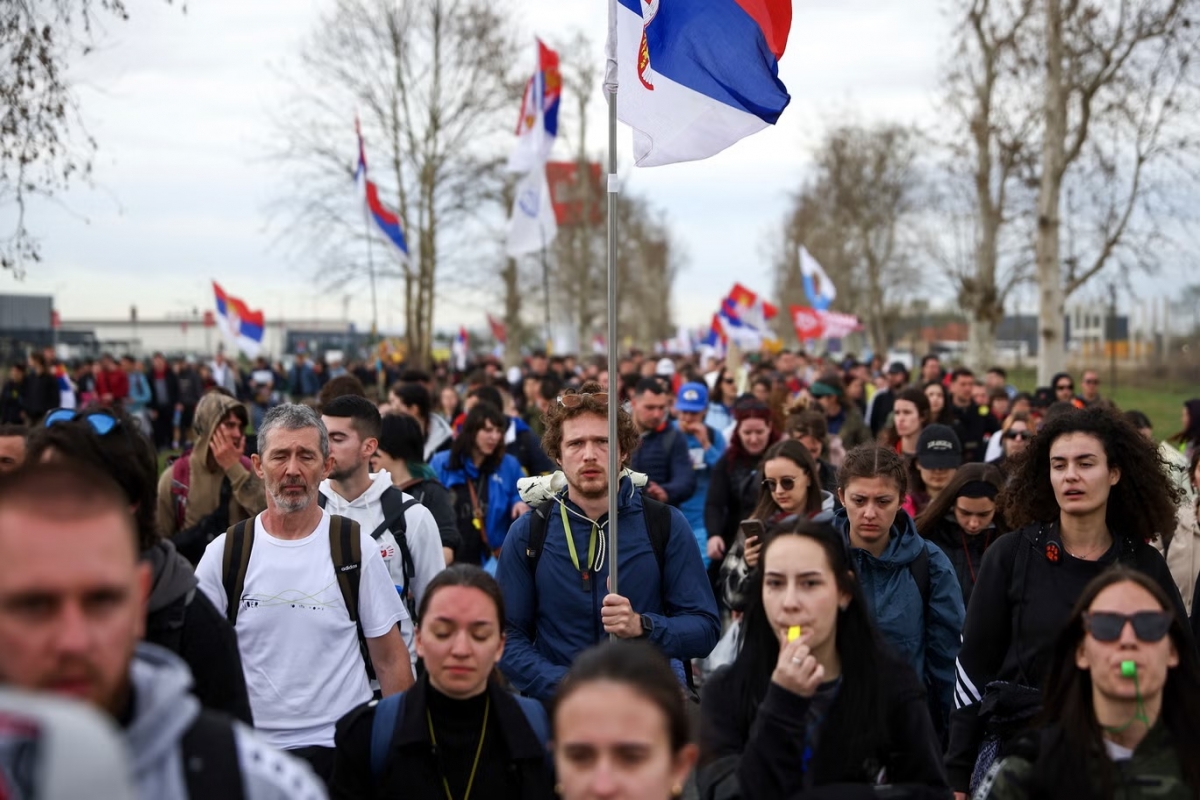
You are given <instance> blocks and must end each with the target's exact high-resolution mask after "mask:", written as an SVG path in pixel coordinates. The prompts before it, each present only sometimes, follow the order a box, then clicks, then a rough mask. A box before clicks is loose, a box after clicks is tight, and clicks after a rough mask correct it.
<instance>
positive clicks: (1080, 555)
mask: <svg viewBox="0 0 1200 800" xmlns="http://www.w3.org/2000/svg"><path fill="white" fill-rule="evenodd" d="M1176 496H1177V490H1176V489H1175V487H1174V485H1173V484H1172V482H1171V479H1170V477H1168V475H1167V474H1166V472H1165V470H1164V469H1163V466H1162V462H1161V461H1160V459H1159V456H1158V452H1157V449H1156V448H1155V447H1154V444H1153V443H1152V442H1150V441H1148V440H1147V439H1146V438H1145V437H1144V436H1142V435H1141V434H1140V433H1139V432H1138V431H1137V430H1136V429H1135V428H1134V427H1133V426H1132V425H1130V424H1129V423H1128V422H1126V421H1125V420H1123V419H1122V418H1121V417H1120V416H1118V415H1117V414H1115V413H1113V412H1111V411H1109V410H1107V409H1104V408H1089V409H1086V410H1077V409H1069V408H1068V409H1066V410H1065V411H1063V412H1061V413H1056V414H1054V415H1052V416H1051V417H1050V418H1049V421H1048V422H1047V423H1046V425H1045V427H1044V428H1043V429H1042V430H1041V431H1040V432H1039V433H1038V435H1037V436H1036V437H1034V439H1033V441H1032V442H1031V443H1030V451H1029V452H1028V453H1026V454H1025V456H1024V457H1023V458H1021V459H1019V460H1018V462H1017V465H1016V468H1015V470H1014V472H1013V473H1012V474H1011V475H1010V476H1009V479H1008V482H1007V483H1006V485H1005V488H1004V491H1003V492H1002V493H1001V494H1000V497H999V502H998V503H997V505H998V506H999V508H1000V510H1001V513H1003V514H1004V518H1005V520H1007V522H1008V523H1009V524H1010V525H1011V526H1012V527H1013V528H1014V529H1015V531H1014V532H1013V533H1010V534H1008V535H1006V536H1002V537H1000V539H999V540H997V541H996V543H995V544H993V545H992V546H991V547H990V548H989V549H988V552H987V553H986V555H985V556H984V559H983V564H982V565H981V566H980V567H979V571H978V578H977V581H976V583H975V589H974V591H973V592H972V593H971V603H970V606H969V608H968V609H967V621H966V625H965V627H964V628H963V638H962V648H961V649H960V651H959V655H958V669H957V676H958V677H957V685H956V688H955V695H954V696H955V710H954V713H953V714H951V717H950V745H949V748H948V750H947V755H946V769H947V772H948V773H949V775H950V785H951V787H952V788H953V789H954V790H955V792H956V793H958V794H959V795H960V800H961V798H965V797H966V793H967V792H968V791H973V790H974V789H975V788H976V787H977V785H978V784H979V782H980V780H981V779H982V777H983V776H984V775H985V774H986V773H987V770H988V769H989V768H990V766H991V764H992V762H993V761H994V760H995V757H996V755H997V753H999V752H1002V751H1003V748H1004V746H1005V745H1007V744H1008V743H1010V742H1011V741H1012V740H1013V738H1014V736H1015V735H1016V733H1018V732H1019V731H1020V730H1021V729H1023V728H1025V727H1026V726H1027V725H1028V723H1029V722H1030V720H1031V719H1032V717H1033V715H1034V714H1035V713H1036V711H1037V708H1038V706H1039V704H1040V703H1041V700H1042V696H1041V692H1040V691H1039V690H1038V689H1037V688H1036V687H1040V686H1041V685H1042V684H1043V683H1044V681H1045V680H1046V679H1047V678H1048V677H1050V663H1051V653H1052V650H1053V647H1054V642H1055V640H1056V639H1057V637H1058V634H1059V632H1060V631H1061V630H1062V626H1063V625H1064V624H1065V623H1066V622H1067V621H1069V620H1070V616H1071V608H1072V607H1073V606H1074V605H1075V603H1076V601H1078V599H1079V598H1080V597H1081V596H1082V595H1083V592H1084V588H1085V587H1086V586H1087V584H1088V583H1089V582H1090V581H1091V580H1092V579H1093V578H1095V577H1096V576H1097V575H1099V574H1101V573H1102V572H1104V571H1105V570H1107V569H1109V568H1110V567H1112V566H1114V565H1116V564H1118V563H1120V564H1123V565H1125V566H1127V567H1131V568H1135V569H1137V570H1139V571H1141V572H1142V573H1144V574H1145V575H1146V576H1147V577H1149V578H1150V579H1151V580H1153V581H1154V582H1155V583H1157V584H1158V585H1159V586H1160V587H1162V591H1163V592H1164V593H1165V594H1166V596H1167V597H1169V598H1170V600H1171V605H1172V609H1173V611H1174V612H1175V613H1177V614H1178V615H1179V619H1180V620H1186V619H1187V613H1186V611H1185V610H1184V605H1183V601H1182V599H1181V598H1180V596H1179V590H1178V588H1176V586H1175V582H1174V579H1173V578H1172V577H1171V572H1170V570H1168V569H1167V565H1166V562H1164V561H1163V557H1162V556H1161V555H1159V553H1158V551H1157V550H1155V549H1154V548H1153V547H1152V546H1151V545H1150V544H1149V542H1150V541H1151V540H1152V539H1154V538H1155V537H1156V536H1157V535H1158V533H1159V532H1160V531H1166V530H1172V529H1173V526H1174V524H1175V498H1176ZM1187 636H1188V646H1189V647H1195V643H1194V641H1193V640H1192V637H1191V634H1190V632H1189V633H1188V634H1187ZM985 709H986V710H985Z"/></svg>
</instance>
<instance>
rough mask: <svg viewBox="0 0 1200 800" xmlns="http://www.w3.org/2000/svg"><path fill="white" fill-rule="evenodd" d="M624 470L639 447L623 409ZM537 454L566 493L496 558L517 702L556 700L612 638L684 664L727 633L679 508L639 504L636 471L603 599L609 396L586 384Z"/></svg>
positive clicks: (520, 526)
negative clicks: (560, 478)
mask: <svg viewBox="0 0 1200 800" xmlns="http://www.w3.org/2000/svg"><path fill="white" fill-rule="evenodd" d="M617 414H618V416H617V431H618V441H617V447H618V448H619V452H620V459H619V460H620V464H621V466H622V467H627V466H628V464H629V459H630V456H631V455H632V453H633V450H634V449H635V448H636V447H637V444H638V431H637V427H636V426H635V425H634V423H633V420H632V419H631V418H630V416H629V414H627V413H626V412H624V411H621V410H618V412H617ZM542 446H543V448H544V449H545V451H546V454H547V455H548V456H550V458H551V459H553V460H554V461H555V462H556V463H557V464H558V465H559V468H560V469H561V470H562V474H563V475H564V476H565V478H566V481H565V483H566V488H565V489H562V490H561V491H558V492H557V493H556V494H555V495H554V496H553V498H552V499H551V500H550V501H549V502H546V503H544V504H542V505H541V506H539V507H537V508H536V509H534V510H533V511H532V512H530V513H528V514H525V515H524V516H523V517H521V518H520V519H518V520H517V521H516V522H514V523H513V524H512V527H511V528H510V529H509V532H508V538H507V539H506V541H505V544H504V549H503V550H502V551H501V553H500V569H499V574H498V576H497V577H498V578H499V581H500V586H501V588H502V589H503V591H504V606H505V627H506V628H507V631H506V632H507V635H508V641H507V642H506V645H505V648H504V657H503V659H502V660H501V662H500V669H501V670H502V671H503V672H504V674H505V676H506V677H507V678H508V679H509V681H511V682H512V683H513V685H514V686H515V687H516V688H517V689H519V690H520V691H521V692H522V693H524V694H526V695H528V696H531V697H536V698H538V699H539V700H543V701H544V700H549V699H550V697H551V696H552V695H553V694H554V690H555V687H557V686H558V683H559V681H561V680H562V678H563V676H564V675H566V673H567V669H568V667H570V665H571V662H572V661H573V660H574V659H575V657H576V656H577V655H578V654H579V653H581V652H582V651H584V650H586V649H587V648H588V647H591V646H592V645H594V644H596V643H597V642H599V641H600V640H602V639H603V638H604V637H605V636H606V635H609V634H612V635H615V636H617V637H618V638H621V639H646V640H648V641H651V642H653V643H654V644H656V645H658V646H659V647H660V648H662V650H663V652H664V653H665V654H666V655H667V656H668V657H669V658H671V659H672V660H673V663H674V666H675V667H676V672H677V673H678V674H679V675H680V678H681V680H683V675H684V670H683V664H685V663H687V662H688V661H690V660H691V659H693V658H703V657H704V656H707V655H708V654H709V652H711V650H712V648H713V647H714V646H715V645H716V643H717V639H718V637H719V636H720V633H721V626H720V620H719V619H718V617H717V604H716V600H715V599H714V598H713V594H712V589H711V588H710V586H709V582H708V577H707V575H706V574H705V571H704V564H703V563H702V562H701V560H700V551H699V549H698V548H697V547H696V540H695V538H694V537H693V535H692V531H691V529H690V528H689V527H688V524H687V521H686V519H685V518H684V516H683V513H682V512H680V511H679V509H677V508H674V507H671V506H668V505H665V504H663V503H659V502H657V501H654V500H652V499H650V498H648V497H643V496H642V493H641V492H640V491H639V490H638V489H637V488H636V487H635V485H634V482H633V480H632V478H631V476H630V474H629V473H623V474H622V475H621V476H620V479H619V480H620V483H619V486H618V489H617V493H618V518H617V519H618V524H617V536H618V547H617V551H618V556H617V557H618V559H619V564H618V574H619V576H620V586H619V588H620V590H621V592H622V594H620V595H618V594H613V593H611V592H609V590H608V575H609V558H608V552H607V547H606V545H607V532H606V530H607V527H608V491H609V474H608V452H609V451H608V448H609V437H608V395H607V394H604V393H602V392H601V388H600V384H598V383H595V382H589V383H585V384H584V385H583V386H582V387H580V389H579V391H578V392H568V393H567V394H564V395H561V396H560V397H559V398H558V399H557V400H556V401H555V402H554V404H553V405H551V406H550V408H549V410H548V411H547V413H546V432H545V434H544V435H543V437H542Z"/></svg>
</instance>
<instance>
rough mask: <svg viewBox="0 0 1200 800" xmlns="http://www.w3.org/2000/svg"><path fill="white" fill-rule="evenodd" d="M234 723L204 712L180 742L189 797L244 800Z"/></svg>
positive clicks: (204, 709)
mask: <svg viewBox="0 0 1200 800" xmlns="http://www.w3.org/2000/svg"><path fill="white" fill-rule="evenodd" d="M233 724H234V723H233V720H232V719H230V718H229V717H227V716H225V715H224V714H220V713H217V712H214V711H210V710H208V709H206V708H201V709H200V713H199V714H197V715H196V719H195V720H194V721H193V722H192V725H191V727H190V728H188V729H187V731H186V732H185V733H184V734H183V739H182V740H180V743H179V749H180V761H181V762H182V763H183V780H184V784H185V785H186V787H187V796H188V797H190V798H194V799H195V800H200V798H208V797H220V798H221V800H242V798H243V797H245V787H244V786H243V784H242V762H241V759H240V757H239V756H238V747H237V738H236V735H235V733H234V727H233Z"/></svg>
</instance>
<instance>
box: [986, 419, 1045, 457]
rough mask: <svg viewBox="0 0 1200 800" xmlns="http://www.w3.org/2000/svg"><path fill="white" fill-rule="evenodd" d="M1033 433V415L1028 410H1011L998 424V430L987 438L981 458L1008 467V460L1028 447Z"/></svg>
mask: <svg viewBox="0 0 1200 800" xmlns="http://www.w3.org/2000/svg"><path fill="white" fill-rule="evenodd" d="M1034 433H1035V430H1034V424H1033V416H1032V415H1031V414H1030V413H1029V412H1028V411H1013V412H1011V413H1010V414H1009V415H1008V416H1007V417H1006V418H1005V419H1004V423H1003V424H1002V425H1001V426H1000V432H999V433H998V434H996V435H995V436H993V437H992V438H991V439H989V440H988V446H987V453H986V455H984V458H983V460H984V461H986V462H988V463H989V464H995V465H996V466H997V467H1000V468H1001V469H1008V465H1009V462H1010V460H1011V459H1012V458H1013V457H1014V456H1017V455H1019V454H1021V453H1024V452H1025V450H1026V448H1028V447H1029V441H1030V439H1032V438H1033V435H1034Z"/></svg>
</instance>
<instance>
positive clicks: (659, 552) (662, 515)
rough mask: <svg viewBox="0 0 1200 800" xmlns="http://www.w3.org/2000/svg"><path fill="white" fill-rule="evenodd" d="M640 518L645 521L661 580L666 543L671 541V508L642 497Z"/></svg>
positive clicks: (665, 555)
mask: <svg viewBox="0 0 1200 800" xmlns="http://www.w3.org/2000/svg"><path fill="white" fill-rule="evenodd" d="M642 516H644V517H645V519H646V534H647V535H648V536H649V537H650V546H651V547H653V548H654V557H655V558H656V559H658V574H659V577H660V578H661V577H662V575H663V574H664V572H665V570H666V568H667V542H669V541H670V540H671V507H670V506H669V505H667V504H666V503H660V502H658V501H657V500H655V499H653V498H650V497H646V496H645V495H642ZM660 583H661V581H660Z"/></svg>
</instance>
